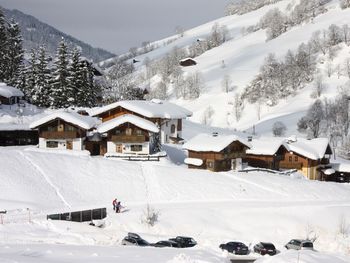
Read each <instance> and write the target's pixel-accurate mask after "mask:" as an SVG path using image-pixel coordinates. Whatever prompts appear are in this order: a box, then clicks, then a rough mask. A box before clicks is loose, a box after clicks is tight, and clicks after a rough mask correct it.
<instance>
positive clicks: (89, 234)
mask: <svg viewBox="0 0 350 263" xmlns="http://www.w3.org/2000/svg"><path fill="white" fill-rule="evenodd" d="M165 149H166V150H167V151H168V152H169V153H170V154H169V155H170V156H169V157H168V158H167V159H163V160H162V161H161V162H159V163H158V162H157V163H154V162H128V161H122V160H115V159H105V158H102V157H90V156H86V155H84V154H82V155H77V154H76V153H75V154H74V155H69V154H62V153H61V152H60V153H55V152H54V151H51V152H50V151H37V150H33V149H32V147H2V148H0V160H1V184H0V203H1V207H0V210H2V209H6V210H7V211H8V212H7V214H6V215H5V216H4V217H3V220H4V224H3V225H0V262H16V261H17V262H34V260H38V261H36V262H70V260H72V259H75V260H79V261H81V260H83V261H84V262H85V261H86V262H141V261H143V262H227V261H226V260H227V254H225V253H222V252H221V251H220V250H219V248H218V246H219V244H220V243H223V242H227V241H232V240H240V241H243V242H245V243H246V244H247V245H250V246H251V248H252V246H253V245H254V244H255V243H257V242H259V241H271V242H273V243H274V244H275V245H276V247H277V249H279V250H280V251H281V252H282V253H281V257H282V255H283V254H284V253H285V249H284V245H285V243H287V242H288V241H289V240H290V239H292V238H306V236H307V235H309V237H310V238H316V241H315V244H314V245H315V249H316V250H318V251H320V253H321V254H317V255H318V257H321V258H322V257H325V258H326V259H327V257H331V258H332V257H333V256H334V255H338V256H339V258H342V259H343V261H341V260H340V259H339V262H350V261H349V260H350V257H349V252H350V250H349V248H350V238H349V236H348V235H349V234H350V233H349V232H347V233H339V232H340V227H339V226H340V223H341V222H342V221H344V220H345V221H346V222H350V220H349V218H350V185H349V184H337V183H326V182H318V181H308V180H305V179H302V178H301V177H300V176H298V175H294V176H291V177H289V176H284V175H272V174H265V173H261V172H251V173H236V172H224V173H212V172H209V171H201V170H190V169H187V167H186V166H185V165H184V164H183V163H182V161H181V160H183V158H184V156H185V153H184V152H182V150H180V149H179V148H177V147H175V146H172V145H167V146H166V147H165ZM115 197H117V198H118V199H119V200H121V201H122V205H124V206H126V211H125V212H124V213H121V214H115V213H113V211H112V209H111V201H112V200H113V199H114V198H115ZM147 205H150V206H151V207H152V208H154V209H155V210H156V211H158V212H159V221H158V222H157V223H156V224H155V225H154V226H153V227H150V226H148V225H145V224H144V223H142V220H141V219H142V217H143V215H144V211H145V209H146V207H147ZM96 207H107V208H108V217H107V218H106V220H105V226H104V227H103V228H98V227H93V226H90V225H88V224H87V223H73V222H60V221H47V220H46V214H48V213H55V212H66V211H74V210H79V209H83V208H84V209H85V208H96ZM27 208H29V211H28V210H27ZM29 213H30V214H29ZM29 217H30V222H29ZM347 224H348V223H347ZM127 232H136V233H139V234H140V235H141V236H142V237H144V238H145V239H146V240H148V241H150V242H155V241H158V240H166V239H168V238H171V237H174V236H177V235H188V236H192V237H194V238H195V239H196V240H197V241H198V246H196V247H194V248H191V249H156V248H126V247H123V246H121V245H120V242H121V240H122V238H123V237H124V236H125V235H126V233H127ZM322 253H325V255H324V256H322V255H323V254H322ZM253 256H255V257H258V256H257V255H255V254H253ZM338 256H337V257H338ZM310 257H311V258H316V261H305V262H322V261H317V256H315V257H313V256H312V255H311V256H310ZM145 259H147V260H149V261H145ZM1 260H4V261H1ZM266 260H267V259H266ZM262 262H265V261H262ZM267 262H270V261H267ZM271 262H273V261H271ZM276 262H277V261H276ZM281 262H282V261H281ZM283 262H288V261H283ZM300 262H303V261H300ZM324 262H327V261H324ZM332 262H338V261H332Z"/></svg>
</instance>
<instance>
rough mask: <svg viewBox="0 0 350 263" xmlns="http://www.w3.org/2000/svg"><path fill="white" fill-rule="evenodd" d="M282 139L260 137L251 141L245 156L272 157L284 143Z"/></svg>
mask: <svg viewBox="0 0 350 263" xmlns="http://www.w3.org/2000/svg"><path fill="white" fill-rule="evenodd" d="M284 141H285V140H284V139H283V138H278V137H260V138H257V139H255V138H254V139H253V140H252V141H251V142H249V143H250V145H251V148H250V149H248V150H247V154H254V155H274V154H275V153H276V152H277V151H278V149H279V148H280V147H281V146H282V145H283V143H284Z"/></svg>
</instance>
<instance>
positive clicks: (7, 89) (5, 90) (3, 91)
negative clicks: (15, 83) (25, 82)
mask: <svg viewBox="0 0 350 263" xmlns="http://www.w3.org/2000/svg"><path fill="white" fill-rule="evenodd" d="M0 96H2V97H5V98H11V97H23V96H24V94H23V92H22V91H20V90H19V89H16V88H14V87H11V86H8V85H6V84H5V83H3V82H0Z"/></svg>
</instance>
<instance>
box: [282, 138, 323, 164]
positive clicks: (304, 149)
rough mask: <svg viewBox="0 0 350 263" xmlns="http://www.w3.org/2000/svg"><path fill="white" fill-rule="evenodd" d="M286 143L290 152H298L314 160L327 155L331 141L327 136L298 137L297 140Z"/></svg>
mask: <svg viewBox="0 0 350 263" xmlns="http://www.w3.org/2000/svg"><path fill="white" fill-rule="evenodd" d="M284 145H285V147H286V148H287V149H288V151H290V152H296V153H298V154H300V155H302V156H304V157H307V158H310V159H312V160H318V159H322V158H323V157H324V156H325V154H326V151H327V147H328V146H329V141H328V139H327V138H315V139H311V140H308V139H303V138H297V139H296V141H291V142H287V143H285V144H284Z"/></svg>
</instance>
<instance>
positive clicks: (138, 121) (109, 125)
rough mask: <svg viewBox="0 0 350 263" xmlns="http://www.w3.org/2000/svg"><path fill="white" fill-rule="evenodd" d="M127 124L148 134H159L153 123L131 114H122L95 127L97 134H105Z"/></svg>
mask: <svg viewBox="0 0 350 263" xmlns="http://www.w3.org/2000/svg"><path fill="white" fill-rule="evenodd" d="M127 122H129V123H132V124H134V125H135V126H137V127H139V128H141V129H144V130H147V131H150V132H154V133H158V132H159V128H158V127H157V125H155V124H154V123H153V122H151V121H148V120H146V119H143V118H140V117H138V116H136V115H131V114H124V115H122V116H119V117H116V118H113V119H111V120H109V121H106V122H104V123H102V124H100V125H99V126H98V127H97V131H98V132H99V133H105V132H108V131H110V130H112V129H114V128H116V127H118V126H120V125H122V124H124V123H127Z"/></svg>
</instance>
